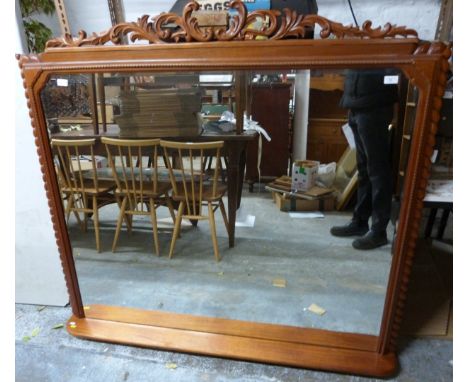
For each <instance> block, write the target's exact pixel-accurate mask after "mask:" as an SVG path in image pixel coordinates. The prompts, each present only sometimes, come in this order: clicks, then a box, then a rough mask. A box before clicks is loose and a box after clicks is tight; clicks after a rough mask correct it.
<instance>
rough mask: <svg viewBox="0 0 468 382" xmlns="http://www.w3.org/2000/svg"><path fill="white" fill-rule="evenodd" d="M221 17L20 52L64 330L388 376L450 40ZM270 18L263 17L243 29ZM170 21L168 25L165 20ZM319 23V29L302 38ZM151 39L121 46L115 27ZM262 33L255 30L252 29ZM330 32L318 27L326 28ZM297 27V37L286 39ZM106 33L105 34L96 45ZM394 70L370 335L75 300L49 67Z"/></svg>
mask: <svg viewBox="0 0 468 382" xmlns="http://www.w3.org/2000/svg"><path fill="white" fill-rule="evenodd" d="M230 7H231V8H235V9H236V10H237V16H234V17H231V22H230V24H229V26H227V27H219V26H218V27H205V28H201V27H199V25H198V23H197V19H196V16H195V15H194V14H193V12H194V11H196V10H198V4H197V3H189V4H188V5H187V6H186V8H185V9H184V12H183V15H182V16H178V15H175V14H162V15H159V16H156V17H154V18H152V19H151V20H152V21H149V18H148V16H143V17H141V18H140V19H138V21H137V22H135V23H122V24H117V25H115V26H114V27H112V28H110V29H109V30H108V31H106V32H103V33H101V34H99V35H98V34H93V35H91V36H90V37H88V36H87V34H86V33H85V32H83V31H80V32H79V36H78V38H75V39H74V38H72V37H71V36H70V35H65V36H63V37H61V38H57V39H54V40H50V41H49V42H48V43H47V49H46V51H45V52H44V53H42V54H37V55H33V54H30V55H21V56H20V55H18V56H17V57H18V59H19V66H20V68H21V75H22V77H23V79H24V87H25V89H26V91H25V95H26V98H27V100H28V102H27V105H28V107H29V110H30V113H29V114H30V117H31V124H32V127H33V133H34V136H35V142H36V145H37V151H38V154H39V161H40V164H41V170H42V173H43V178H44V182H45V189H46V194H47V198H48V202H49V207H50V213H51V216H52V222H53V227H54V230H55V235H56V240H57V246H58V249H59V253H60V259H61V262H62V266H63V271H64V274H65V280H66V284H67V288H68V293H69V295H70V303H71V307H72V311H73V315H72V316H71V318H70V320H69V321H68V323H67V330H68V332H69V333H70V334H72V335H74V336H77V337H82V338H86V339H91V340H97V341H105V342H113V343H121V344H128V345H134V346H143V347H150V348H159V349H167V350H172V351H181V352H187V353H196V354H203V355H210V356H221V357H227V358H235V359H242V360H248V361H258V362H265V363H274V364H281V365H287V366H296V367H304V368H313V369H321V370H330V371H335V372H345V373H352V374H361V375H368V376H377V377H386V376H389V375H392V374H393V373H395V371H396V370H397V367H398V361H397V357H396V340H397V335H398V332H399V328H400V324H401V321H402V317H403V308H404V303H405V299H406V295H407V289H408V282H409V279H410V272H411V266H412V262H413V256H414V249H415V244H416V239H417V237H418V228H419V223H420V220H421V215H422V206H423V197H424V195H425V188H426V184H427V180H428V177H429V171H430V157H431V154H432V148H433V146H434V144H435V133H436V130H437V126H438V121H439V116H440V114H439V111H440V108H441V105H442V95H443V94H444V90H445V83H446V72H447V71H448V69H449V64H448V59H449V57H450V55H451V46H449V45H446V44H444V43H442V42H433V43H431V42H423V41H421V40H419V39H418V38H417V33H416V32H415V31H414V30H411V29H407V28H406V27H399V26H393V25H390V24H386V25H385V26H384V27H383V28H372V24H371V23H370V22H369V21H366V22H365V23H364V24H363V26H362V27H361V28H357V27H352V26H343V25H342V24H339V23H335V22H332V21H330V20H327V19H325V18H323V17H321V16H318V15H297V14H296V13H295V12H292V11H289V10H283V12H278V11H275V10H264V11H263V10H262V11H255V12H252V13H247V12H246V9H245V6H244V5H243V4H242V3H241V2H240V0H235V1H233V2H231V4H230ZM257 17H260V18H263V19H265V18H266V17H269V20H270V21H271V23H270V26H269V27H266V28H265V29H262V30H252V29H249V25H250V24H251V22H252V20H254V19H255V18H257ZM168 23H171V24H172V25H173V26H174V25H176V28H174V27H173V26H172V27H171V28H168V27H167V24H168ZM314 26H318V27H319V29H320V37H321V39H318V40H311V39H304V38H303V37H304V35H305V29H306V28H308V27H312V28H313V27H314ZM126 35H129V36H130V38H131V40H132V41H134V40H136V39H140V40H147V41H148V42H149V43H150V44H149V45H119V42H120V41H121V39H122V36H126ZM257 36H262V40H258V39H255V38H256V37H257ZM330 36H332V37H334V38H328V37H330ZM292 37H295V38H292ZM106 43H111V44H108V45H104V44H106ZM363 67H366V68H371V67H372V68H374V67H375V68H382V67H393V68H397V69H400V70H401V71H402V72H403V73H404V74H405V75H406V76H407V78H408V79H409V80H410V82H411V84H413V85H415V86H417V87H418V89H419V102H418V109H417V114H416V120H415V126H414V133H413V139H412V143H411V151H410V156H409V163H408V169H407V176H406V182H405V185H404V191H403V194H404V198H403V201H402V206H401V210H400V217H399V222H398V233H397V237H396V240H395V243H394V254H393V261H392V264H391V270H390V275H389V280H388V287H387V293H386V297H385V306H384V310H383V315H382V321H381V327H380V333H379V335H378V336H372V335H365V334H353V333H341V332H332V331H327V330H319V329H309V328H299V327H291V326H283V325H273V324H260V323H254V322H245V321H237V320H230V319H220V318H213V317H199V316H193V315H183V314H174V313H168V312H161V311H144V310H139V309H133V308H124V307H112V306H102V305H101V306H100V305H92V306H90V307H86V308H87V309H86V310H85V309H84V307H83V304H82V299H81V294H80V287H79V283H78V278H77V274H76V270H75V265H74V260H73V256H72V248H71V245H70V240H69V237H68V231H67V226H66V223H65V219H64V214H63V206H62V200H61V198H60V193H59V187H58V184H57V179H56V176H55V170H54V164H53V158H52V152H51V148H50V145H49V136H48V132H47V125H46V121H45V116H44V111H43V109H42V105H41V98H40V91H41V89H43V88H44V86H45V84H46V82H47V80H48V78H49V76H50V75H51V74H73V73H104V72H132V71H138V72H140V73H141V72H158V71H188V70H189V71H194V70H243V69H258V70H275V69H285V68H287V69H326V68H331V69H339V68H363Z"/></svg>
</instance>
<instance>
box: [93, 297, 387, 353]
mask: <svg viewBox="0 0 468 382" xmlns="http://www.w3.org/2000/svg"><path fill="white" fill-rule="evenodd" d="M85 314H86V317H88V318H93V319H101V320H107V321H115V322H122V323H131V324H139V325H150V326H159V327H165V328H171V329H181V330H191V331H198V332H206V333H215V334H226V335H233V336H239V337H249V338H258V339H267V340H275V341H286V342H297V343H303V344H308V345H316V346H323V347H332V348H343V349H353V350H355V349H357V350H362V351H370V352H375V351H377V343H378V337H377V336H372V335H368V334H356V333H340V332H332V331H328V330H322V329H314V328H301V327H295V326H287V325H277V324H266V323H258V322H249V321H241V320H233V319H226V318H217V317H206V316H195V315H190V314H181V313H172V312H163V311H155V310H143V309H136V308H129V307H122V306H110V305H98V304H96V305H89V306H87V307H86V310H85Z"/></svg>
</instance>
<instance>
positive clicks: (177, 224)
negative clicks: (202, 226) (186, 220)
mask: <svg viewBox="0 0 468 382" xmlns="http://www.w3.org/2000/svg"><path fill="white" fill-rule="evenodd" d="M184 210H185V202H180V204H179V209H178V210H177V218H176V222H175V225H174V232H173V233H172V240H171V248H170V249H169V258H172V255H173V253H174V247H175V242H176V240H177V237H178V236H179V232H180V224H181V223H182V215H183V214H184Z"/></svg>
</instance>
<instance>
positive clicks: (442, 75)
mask: <svg viewBox="0 0 468 382" xmlns="http://www.w3.org/2000/svg"><path fill="white" fill-rule="evenodd" d="M414 54H415V55H423V54H427V55H436V54H440V55H441V59H440V65H441V67H440V72H439V77H438V79H437V86H436V87H435V89H434V96H433V97H432V104H431V105H430V106H429V107H430V108H431V111H430V113H427V114H428V118H429V123H430V128H429V129H428V131H427V134H426V138H425V141H423V143H422V145H423V146H422V150H423V152H422V159H421V160H420V166H419V170H418V171H419V172H420V174H421V177H420V181H419V183H418V184H417V185H416V187H415V190H414V194H415V199H416V200H415V205H414V207H413V208H414V210H415V211H416V213H414V216H413V218H412V219H411V220H410V227H409V228H408V232H409V240H408V243H407V246H406V251H405V252H406V253H407V256H406V258H405V261H404V265H403V267H402V271H401V274H400V275H401V277H400V283H399V284H398V288H399V290H398V291H397V301H396V306H395V315H394V318H393V322H392V326H391V329H390V338H389V342H388V347H387V349H386V350H387V351H388V352H395V350H396V348H397V339H398V335H399V331H400V328H401V324H402V321H403V317H404V308H405V301H406V298H407V294H408V285H409V280H410V275H411V269H412V265H413V260H414V254H415V249H416V242H417V239H418V232H419V225H420V221H421V218H422V210H423V199H424V196H425V194H426V187H427V182H428V180H429V176H430V173H431V155H432V151H433V148H434V145H435V143H436V141H435V135H436V133H437V129H438V123H439V119H440V109H441V108H442V96H443V95H444V92H445V85H446V82H447V72H448V70H449V63H448V59H449V58H450V56H451V55H452V50H451V45H446V44H444V43H442V42H432V43H429V42H428V43H423V44H421V45H419V47H418V48H417V49H416V51H415V52H414Z"/></svg>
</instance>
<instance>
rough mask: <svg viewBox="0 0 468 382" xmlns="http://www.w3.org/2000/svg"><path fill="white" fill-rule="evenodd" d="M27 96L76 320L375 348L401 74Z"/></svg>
mask: <svg viewBox="0 0 468 382" xmlns="http://www.w3.org/2000/svg"><path fill="white" fill-rule="evenodd" d="M41 98H42V103H43V108H44V111H45V119H46V122H47V128H48V132H49V137H50V143H51V149H52V151H53V154H54V160H55V165H56V171H57V179H58V183H59V186H60V190H61V195H62V199H63V206H64V214H65V218H66V221H67V226H68V232H69V237H70V241H71V245H72V248H73V256H74V260H75V265H76V269H77V273H78V279H79V284H80V289H81V294H82V298H83V302H84V304H85V305H91V309H92V308H93V306H94V305H95V304H104V305H114V306H127V307H133V308H140V309H147V310H161V311H166V312H175V313H186V314H193V315H199V316H209V317H219V318H230V319H237V320H244V321H254V322H261V323H273V324H282V325H291V326H298V327H306V328H320V329H326V330H333V331H339V332H354V333H366V334H372V335H378V333H379V328H380V321H381V316H382V311H383V306H384V299H385V293H386V290H387V280H388V275H389V271H390V264H391V261H392V243H393V241H394V239H395V235H396V232H397V229H396V228H397V219H398V212H399V211H398V206H399V200H400V197H401V192H402V188H403V183H404V179H405V170H406V164H407V159H408V152H409V145H410V142H411V133H412V127H413V123H414V115H415V112H416V107H417V91H416V90H415V89H414V88H412V87H411V86H409V85H408V81H407V80H406V79H405V77H404V75H402V73H401V72H399V71H398V70H395V69H372V70H371V69H353V70H350V69H346V70H287V69H285V70H283V71H276V72H269V71H231V72H229V71H225V72H177V73H169V72H168V73H160V72H158V73H149V72H145V73H96V74H86V75H78V74H70V75H63V74H60V75H54V76H52V77H51V78H50V79H49V81H48V83H47V85H46V87H45V88H44V89H43V90H42V93H41Z"/></svg>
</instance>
